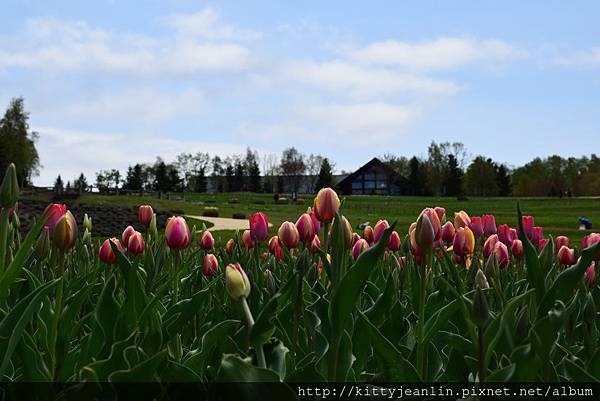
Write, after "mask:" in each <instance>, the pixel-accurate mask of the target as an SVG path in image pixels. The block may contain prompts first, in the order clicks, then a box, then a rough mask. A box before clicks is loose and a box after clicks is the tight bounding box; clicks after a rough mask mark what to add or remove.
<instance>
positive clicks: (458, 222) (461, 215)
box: [454, 210, 471, 229]
mask: <svg viewBox="0 0 600 401" xmlns="http://www.w3.org/2000/svg"><path fill="white" fill-rule="evenodd" d="M470 226H471V218H470V217H469V215H468V214H467V212H465V211H464V210H461V211H460V212H455V213H454V227H455V228H456V229H459V228H462V227H470Z"/></svg>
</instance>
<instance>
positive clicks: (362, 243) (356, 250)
mask: <svg viewBox="0 0 600 401" xmlns="http://www.w3.org/2000/svg"><path fill="white" fill-rule="evenodd" d="M368 248H369V243H368V242H367V241H366V240H364V239H359V240H358V241H356V244H354V247H353V248H352V258H353V259H354V260H356V259H358V257H359V256H360V254H361V253H362V252H363V251H364V250H365V249H368Z"/></svg>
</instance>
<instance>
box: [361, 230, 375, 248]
mask: <svg viewBox="0 0 600 401" xmlns="http://www.w3.org/2000/svg"><path fill="white" fill-rule="evenodd" d="M363 238H364V239H365V241H367V243H368V244H369V245H371V244H372V243H373V242H375V234H374V233H373V227H371V226H366V227H365V229H364V230H363Z"/></svg>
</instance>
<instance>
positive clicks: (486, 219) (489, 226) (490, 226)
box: [481, 214, 498, 236]
mask: <svg viewBox="0 0 600 401" xmlns="http://www.w3.org/2000/svg"><path fill="white" fill-rule="evenodd" d="M481 219H482V220H483V233H484V234H485V235H488V236H489V235H492V234H496V233H497V232H498V230H497V228H496V218H495V217H494V215H493V214H484V215H483V217H481Z"/></svg>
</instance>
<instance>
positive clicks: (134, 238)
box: [127, 231, 146, 255]
mask: <svg viewBox="0 0 600 401" xmlns="http://www.w3.org/2000/svg"><path fill="white" fill-rule="evenodd" d="M145 248H146V242H145V241H144V237H143V236H142V234H141V233H139V232H137V231H134V232H132V233H131V235H130V236H129V239H128V240H127V250H128V251H129V252H131V253H132V254H134V255H139V254H141V253H143V252H144V249H145Z"/></svg>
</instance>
